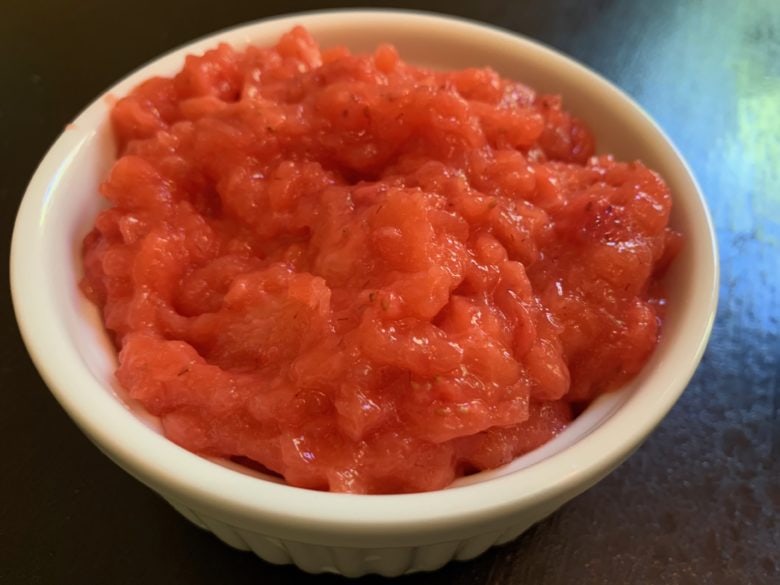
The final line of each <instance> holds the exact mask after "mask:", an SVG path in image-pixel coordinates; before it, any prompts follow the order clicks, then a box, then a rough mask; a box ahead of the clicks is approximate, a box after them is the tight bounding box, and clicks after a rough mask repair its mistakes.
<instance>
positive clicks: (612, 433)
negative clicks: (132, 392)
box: [11, 11, 718, 576]
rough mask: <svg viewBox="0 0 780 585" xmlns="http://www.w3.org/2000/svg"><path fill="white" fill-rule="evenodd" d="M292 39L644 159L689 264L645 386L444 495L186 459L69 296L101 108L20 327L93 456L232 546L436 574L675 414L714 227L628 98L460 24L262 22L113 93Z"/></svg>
mask: <svg viewBox="0 0 780 585" xmlns="http://www.w3.org/2000/svg"><path fill="white" fill-rule="evenodd" d="M296 24H303V25H305V26H307V27H308V28H309V30H310V31H311V32H312V34H313V35H314V36H315V37H316V38H317V39H318V40H319V41H320V43H321V44H322V45H323V46H328V45H333V44H345V45H347V46H349V47H350V48H352V49H353V50H356V51H369V50H373V48H374V47H375V45H376V44H377V43H378V42H390V43H394V44H395V45H396V46H397V47H398V49H399V51H400V54H401V56H402V57H403V58H404V59H405V60H407V61H410V62H414V63H417V64H421V65H428V66H435V67H439V68H463V67H467V66H485V65H489V66H491V67H493V68H495V69H496V70H497V71H498V72H499V73H501V74H502V75H505V76H509V77H513V78H516V79H519V80H521V81H524V82H526V83H528V84H529V85H531V86H533V87H535V88H537V89H539V90H541V91H546V92H555V93H560V94H562V95H563V96H564V100H565V104H566V107H567V108H568V109H570V110H572V111H573V112H574V113H576V114H578V115H579V116H581V117H582V118H584V119H585V120H586V121H587V122H588V123H589V124H590V126H591V127H592V129H593V130H594V131H595V134H596V136H597V139H598V141H599V146H600V149H601V150H603V151H606V152H611V153H614V154H615V155H617V156H618V157H620V158H623V159H634V158H639V159H642V160H643V161H644V162H646V163H647V164H648V165H649V166H651V167H652V168H655V169H656V170H658V171H659V172H660V173H661V174H662V175H663V176H664V178H665V179H666V181H667V182H668V184H669V185H670V186H671V189H672V191H673V193H674V211H673V215H672V224H673V225H674V226H675V227H676V228H677V229H679V230H680V231H682V232H683V234H684V235H685V247H684V249H683V252H682V254H681V256H680V257H679V258H678V260H677V261H676V263H675V265H674V266H673V269H672V270H671V272H670V274H669V275H668V277H667V280H668V282H667V290H668V293H669V298H670V302H669V312H668V317H667V321H666V324H665V328H664V333H663V338H662V340H661V342H660V344H659V346H658V348H657V350H656V352H655V354H654V355H653V357H652V359H651V360H650V362H649V363H648V364H647V366H646V367H645V369H644V370H643V371H642V373H641V374H640V375H639V376H638V377H637V378H636V379H635V380H634V381H633V382H632V383H631V384H629V385H628V386H626V387H625V388H623V389H622V390H620V391H619V392H615V393H613V394H610V395H607V396H604V397H602V398H601V399H600V400H598V401H596V402H595V403H594V404H593V405H591V406H590V407H589V408H588V409H587V410H586V411H585V412H584V413H583V414H582V415H581V416H580V417H579V418H578V419H577V420H576V421H575V422H574V423H573V424H572V425H571V427H570V428H568V429H567V430H566V431H565V432H563V433H562V434H561V435H559V436H558V437H557V438H555V439H554V440H553V441H551V442H550V443H548V444H546V445H544V446H543V447H541V448H540V449H538V450H536V451H534V452H532V453H530V454H528V455H526V456H524V457H521V458H519V459H517V460H516V461H514V462H513V463H511V464H509V465H507V466H505V467H503V468H500V469H496V470H493V471H490V472H484V473H481V474H478V475H475V476H472V477H469V478H466V479H462V480H459V481H458V482H456V484H455V485H453V486H452V487H451V488H449V489H446V490H442V491H439V492H435V493H423V494H411V495H388V496H361V495H346V494H333V493H322V492H316V491H310V490H304V489H298V488H294V487H290V486H287V485H284V484H282V483H279V482H278V481H272V480H271V479H269V478H262V477H258V476H257V474H254V473H252V472H248V471H246V470H242V469H241V468H238V467H236V466H230V465H228V464H225V463H224V462H220V461H210V460H207V459H204V458H201V457H198V456H197V455H194V454H192V453H189V452H187V451H185V450H183V449H182V448H180V447H178V446H176V445H175V444H173V443H171V442H169V441H168V440H166V439H165V438H164V437H163V436H162V435H161V434H160V432H159V428H158V425H157V421H155V420H154V419H153V418H152V417H150V416H148V415H145V414H144V413H143V412H138V411H137V410H135V409H134V408H133V407H132V406H130V405H127V404H125V403H124V402H122V400H121V399H120V397H119V393H118V388H117V385H116V382H115V380H114V377H113V370H114V367H115V355H114V351H113V348H112V347H111V345H110V344H109V342H108V340H107V338H106V336H105V334H104V332H103V329H102V326H101V323H100V319H99V317H98V314H97V311H96V309H95V308H94V307H93V306H91V305H90V304H89V303H88V302H87V301H86V300H85V299H84V298H82V296H81V295H80V294H79V291H78V288H77V282H78V280H79V277H80V274H81V264H80V249H81V240H82V238H83V236H84V234H85V233H86V231H87V230H88V229H89V227H90V226H91V224H92V222H93V219H94V217H95V214H96V212H97V210H98V208H99V206H100V205H101V198H100V197H98V194H97V188H98V184H99V182H100V180H101V178H102V177H103V176H104V175H105V174H106V172H107V170H108V169H109V167H110V165H111V163H112V161H113V157H114V155H115V147H114V143H113V139H112V136H111V130H110V125H109V122H108V113H109V108H110V100H107V99H105V96H102V97H100V98H98V99H97V100H96V101H95V102H93V103H92V105H90V106H89V107H88V108H87V109H86V110H85V111H84V112H83V113H82V114H81V115H80V116H79V117H78V118H77V119H76V120H75V121H74V123H73V124H71V125H69V127H68V129H67V130H66V131H65V132H64V133H63V134H62V136H60V137H59V139H58V140H57V141H56V143H55V144H54V145H53V146H52V147H51V149H50V150H49V152H48V154H47V155H46V157H45V158H44V159H43V162H41V165H40V167H39V168H38V170H37V171H36V173H35V175H34V176H33V178H32V180H31V182H30V185H29V187H28V189H27V192H26V193H25V195H24V199H23V201H22V204H21V208H20V210H19V214H18V217H17V221H16V227H15V231H14V237H13V244H12V251H11V284H12V293H13V300H14V305H15V309H16V314H17V318H18V322H19V327H20V329H21V331H22V334H23V337H24V340H25V343H26V344H27V347H28V349H29V351H30V355H31V356H32V358H33V360H34V362H35V365H36V366H37V368H38V370H39V372H40V374H41V376H42V377H43V379H44V380H45V382H46V384H47V385H48V386H49V388H50V389H51V392H52V393H53V394H54V396H55V397H56V398H57V400H58V401H59V402H60V403H61V404H62V406H63V407H64V408H65V410H66V411H67V412H68V414H69V415H70V416H71V417H72V418H73V420H74V421H75V422H76V423H77V424H78V425H79V426H80V427H81V429H82V430H83V431H84V432H85V433H86V434H87V435H88V436H89V437H90V439H91V440H92V441H93V442H94V443H95V444H96V445H97V446H98V447H99V448H100V449H101V450H103V451H104V452H105V453H106V454H107V455H108V456H109V457H111V459H113V460H114V461H115V462H116V463H117V464H118V465H120V466H121V467H122V468H124V469H125V470H126V471H127V472H129V473H130V474H132V475H133V476H135V477H136V478H137V479H138V480H140V481H142V482H143V483H145V484H146V485H147V486H149V487H150V488H152V489H153V490H155V491H157V492H158V493H159V494H160V495H162V496H163V497H164V498H165V499H166V500H168V501H169V502H170V503H171V504H172V505H173V506H174V507H175V508H176V509H177V510H179V511H180V512H181V513H182V514H183V515H184V516H186V517H187V518H189V519H190V520H191V521H193V522H195V523H196V524H198V525H199V526H202V527H203V528H206V529H208V530H211V531H212V532H214V533H215V534H216V535H217V536H218V537H219V538H221V539H222V540H223V541H225V542H226V543H228V544H230V545H232V546H235V547H238V548H242V549H251V550H253V551H255V552H256V553H257V554H258V555H259V556H260V557H262V558H263V559H265V560H267V561H269V562H272V563H295V564H296V565H298V566H299V567H300V568H301V569H303V570H305V571H310V572H322V571H332V572H338V573H342V574H344V575H348V576H358V575H362V574H365V573H380V574H382V575H388V576H390V575H399V574H402V573H406V572H410V571H419V570H431V569H436V568H438V567H440V566H442V565H443V564H444V563H446V562H448V561H450V560H453V559H469V558H472V557H474V556H476V555H478V554H480V553H481V552H483V551H484V550H485V549H487V548H488V547H490V546H492V545H494V544H500V543H503V542H506V541H508V540H511V539H513V538H515V537H516V536H517V535H519V534H520V533H521V532H523V531H524V530H526V529H527V528H528V527H529V526H531V525H532V524H534V523H535V522H537V521H539V520H541V519H542V518H544V517H545V516H547V515H548V514H550V513H551V512H553V511H554V510H556V509H557V508H558V507H559V506H560V505H561V504H563V503H564V502H566V501H567V500H569V499H570V498H572V497H574V496H576V495H577V494H579V493H581V492H582V491H584V490H585V489H587V488H588V487H590V486H591V485H593V484H594V483H596V482H597V481H598V480H599V479H601V478H602V477H604V476H605V475H606V474H607V473H609V471H610V470H612V469H613V468H614V467H616V466H617V465H618V464H619V463H620V462H621V461H623V460H624V459H625V458H626V457H627V456H628V455H629V454H630V453H631V452H632V451H633V450H634V449H636V448H637V446H638V445H639V444H640V443H641V442H642V440H643V439H645V437H647V435H648V434H649V433H650V432H651V431H652V429H653V428H654V427H655V426H656V425H657V424H658V422H659V421H660V420H661V419H662V418H663V416H664V415H665V414H666V413H667V412H668V411H669V409H670V408H671V406H672V405H673V404H674V402H675V401H676V400H677V398H678V397H679V396H680V394H681V393H682V391H683V390H684V388H685V386H686V384H687V383H688V381H689V379H690V377H691V375H692V374H693V372H694V369H695V368H696V365H697V364H698V362H699V360H700V358H701V355H702V352H703V350H704V347H705V344H706V342H707V338H708V336H709V333H710V329H711V326H712V321H713V317H714V313H715V307H716V300H717V290H718V265H717V251H716V246H715V240H714V235H713V229H712V224H711V221H710V218H709V214H708V212H707V209H706V205H705V203H704V200H703V198H702V195H701V193H700V191H699V188H698V186H697V184H696V181H695V179H694V177H693V176H692V174H691V172H690V170H689V169H688V167H687V166H686V164H685V161H684V160H683V158H682V157H681V156H680V154H679V153H678V152H677V150H676V149H675V147H674V146H673V145H672V143H671V142H670V141H669V139H668V138H667V137H666V136H665V135H664V134H663V132H662V131H661V130H660V129H659V128H658V126H657V125H656V124H654V123H653V121H652V120H651V119H650V118H649V117H648V115H647V114H645V113H644V112H643V111H642V109H641V108H640V107H639V106H637V105H636V104H635V103H634V102H633V101H632V100H631V99H629V98H628V97H627V96H626V95H625V94H623V93H622V92H621V91H619V90H618V89H616V88H615V87H614V86H613V85H611V84H610V83H608V82H607V81H605V80H604V79H602V78H601V77H599V76H598V75H596V74H594V73H593V72H591V71H589V70H588V69H586V68H585V67H583V66H581V65H578V64H577V63H575V62H574V61H572V60H570V59H568V58H566V57H564V56H563V55H561V54H559V53H557V52H555V51H552V50H550V49H548V48H545V47H543V46H541V45H539V44H537V43H535V42H532V41H530V40H528V39H525V38H522V37H518V36H515V35H512V34H509V33H507V32H504V31H501V30H498V29H495V28H490V27H487V26H484V25H479V24H474V23H470V22H465V21H462V20H457V19H453V18H444V17H440V16H433V15H428V14H421V13H409V12H394V11H392V12H390V11H337V12H323V13H309V14H300V15H293V16H287V17H283V18H275V19H272V20H265V21H261V22H257V23H254V24H249V25H247V26H242V27H239V28H234V29H231V30H228V31H225V32H221V33H218V34H215V35H213V36H210V37H208V38H205V39H202V40H199V41H197V42H195V43H192V44H190V45H187V46H185V47H182V48H180V49H177V50H175V51H173V52H172V53H169V54H167V55H165V56H163V57H161V58H160V59H158V60H156V61H154V62H153V63H150V64H149V65H146V66H144V67H142V68H141V69H140V70H138V71H136V72H135V73H133V74H132V75H130V76H129V77H127V78H125V79H124V80H122V81H121V82H120V83H118V84H117V85H116V86H114V87H113V88H111V89H110V90H109V92H108V93H110V94H112V95H114V96H121V95H123V94H126V93H127V92H128V91H129V90H130V89H131V88H132V87H134V86H135V85H136V84H138V83H139V82H141V81H142V80H144V79H146V78H148V77H150V76H153V75H171V74H173V73H175V72H176V71H177V70H178V69H179V68H180V67H181V65H182V63H183V60H184V57H185V55H187V54H189V53H201V52H203V51H204V50H206V49H208V48H211V47H213V46H215V45H216V44H217V43H219V42H222V41H225V42H229V43H232V44H234V45H236V46H242V45H246V44H247V43H258V44H271V43H273V42H275V41H276V39H277V38H278V37H279V36H280V35H281V34H282V33H283V32H285V31H287V30H288V29H290V28H291V27H292V26H293V25H296ZM572 538H577V535H572Z"/></svg>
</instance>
